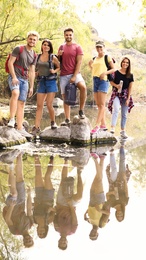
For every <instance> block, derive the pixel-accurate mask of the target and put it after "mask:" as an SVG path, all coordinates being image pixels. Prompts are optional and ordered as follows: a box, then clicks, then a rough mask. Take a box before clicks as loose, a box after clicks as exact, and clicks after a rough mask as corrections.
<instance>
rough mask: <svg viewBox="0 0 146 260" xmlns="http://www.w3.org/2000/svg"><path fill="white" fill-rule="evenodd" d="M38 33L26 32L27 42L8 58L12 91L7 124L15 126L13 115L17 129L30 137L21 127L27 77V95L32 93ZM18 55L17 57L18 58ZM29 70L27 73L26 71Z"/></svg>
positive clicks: (9, 80)
mask: <svg viewBox="0 0 146 260" xmlns="http://www.w3.org/2000/svg"><path fill="white" fill-rule="evenodd" d="M38 38H39V35H38V33H37V32H35V31H30V32H28V34H27V44H26V45H25V46H24V49H23V51H22V53H20V46H17V47H16V48H15V49H14V50H13V52H12V55H11V57H10V59H9V62H8V66H9V71H10V75H9V78H8V82H9V86H10V89H11V92H12V96H11V99H10V121H9V123H8V126H10V127H14V126H15V115H16V117H17V130H18V131H19V132H20V133H21V134H22V135H23V136H25V137H31V135H30V134H28V133H27V132H26V131H25V129H24V128H23V125H22V123H23V119H24V106H25V102H26V98H27V93H28V78H29V85H30V86H29V97H31V96H32V94H33V85H34V79H35V63H36V56H35V54H34V51H33V47H35V45H36V42H37V40H38ZM18 56H19V59H18ZM28 70H29V73H28Z"/></svg>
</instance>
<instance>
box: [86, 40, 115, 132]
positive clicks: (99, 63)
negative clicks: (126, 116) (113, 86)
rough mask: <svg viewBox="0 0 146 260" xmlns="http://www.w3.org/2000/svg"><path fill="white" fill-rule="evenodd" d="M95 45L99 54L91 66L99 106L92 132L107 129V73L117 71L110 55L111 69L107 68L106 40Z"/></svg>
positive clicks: (96, 100) (94, 90) (95, 96)
mask: <svg viewBox="0 0 146 260" xmlns="http://www.w3.org/2000/svg"><path fill="white" fill-rule="evenodd" d="M95 46H96V51H97V53H98V55H97V56H96V57H95V58H93V59H92V60H90V61H89V67H90V68H91V70H92V77H93V92H94V100H95V102H96V105H97V107H98V114H97V119H96V124H95V127H94V128H93V129H92V130H91V134H95V133H97V132H98V131H99V130H100V129H101V130H107V128H106V123H105V103H106V97H107V92H108V88H109V81H108V79H107V75H108V74H111V73H113V72H114V71H115V69H114V63H113V60H112V58H111V57H110V56H109V55H108V58H107V59H108V64H109V66H110V68H111V69H110V70H107V66H106V63H105V45H104V42H103V41H97V42H96V45H95Z"/></svg>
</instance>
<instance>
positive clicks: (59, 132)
mask: <svg viewBox="0 0 146 260" xmlns="http://www.w3.org/2000/svg"><path fill="white" fill-rule="evenodd" d="M70 133H71V131H70V128H69V127H67V126H61V127H58V128H56V129H54V130H52V129H51V127H46V128H45V129H44V130H43V131H42V132H41V134H40V139H42V140H46V141H53V142H58V143H60V142H61V143H64V142H67V143H68V142H70Z"/></svg>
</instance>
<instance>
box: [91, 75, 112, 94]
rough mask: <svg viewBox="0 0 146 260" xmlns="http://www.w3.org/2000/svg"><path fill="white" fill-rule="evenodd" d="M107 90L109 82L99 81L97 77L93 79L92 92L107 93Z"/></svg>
mask: <svg viewBox="0 0 146 260" xmlns="http://www.w3.org/2000/svg"><path fill="white" fill-rule="evenodd" d="M108 88H109V82H108V81H106V80H101V79H100V78H99V77H93V92H104V93H107V92H108Z"/></svg>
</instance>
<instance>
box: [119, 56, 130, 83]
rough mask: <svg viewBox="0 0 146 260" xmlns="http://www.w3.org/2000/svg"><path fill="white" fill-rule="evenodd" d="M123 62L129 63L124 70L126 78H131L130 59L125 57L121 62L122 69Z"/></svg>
mask: <svg viewBox="0 0 146 260" xmlns="http://www.w3.org/2000/svg"><path fill="white" fill-rule="evenodd" d="M124 60H128V62H129V65H128V67H127V69H126V78H129V77H130V76H131V62H130V59H129V58H128V57H126V56H125V57H123V58H122V60H121V67H122V63H123V61H124Z"/></svg>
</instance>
